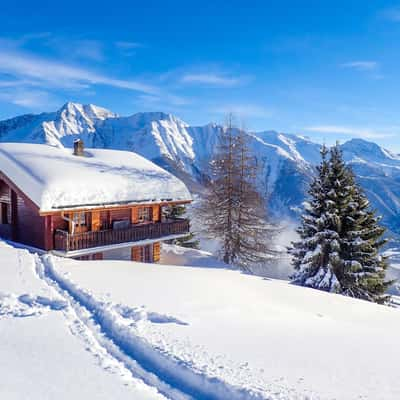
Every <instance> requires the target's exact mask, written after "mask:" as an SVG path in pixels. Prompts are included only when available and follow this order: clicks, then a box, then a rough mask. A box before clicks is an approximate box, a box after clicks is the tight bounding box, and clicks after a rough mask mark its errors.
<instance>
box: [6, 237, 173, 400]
mask: <svg viewBox="0 0 400 400" xmlns="http://www.w3.org/2000/svg"><path fill="white" fill-rule="evenodd" d="M0 266H1V267H0V269H1V279H0V337H1V340H0V358H1V360H0V398H1V399H7V400H21V399H32V400H39V399H40V400H53V399H60V400H70V399H99V400H108V399H113V398H117V399H124V400H125V399H126V400H128V399H137V400H162V399H166V398H165V397H164V396H162V395H161V394H160V393H159V392H158V391H157V390H156V389H155V388H154V387H150V386H148V385H146V384H145V383H144V382H143V381H142V380H141V379H138V378H137V377H134V376H133V374H132V372H131V371H130V370H129V369H127V368H126V366H125V365H124V364H123V363H122V362H119V361H118V360H116V359H115V358H114V357H112V356H111V355H110V354H109V353H108V352H107V351H106V349H105V348H104V347H103V346H101V345H100V343H99V342H98V341H97V340H96V339H95V337H94V332H93V331H92V330H90V329H89V328H88V326H86V325H85V323H84V319H83V318H82V315H81V316H78V314H77V312H76V311H75V310H74V308H73V307H72V305H71V302H70V299H66V298H65V297H63V296H62V295H60V293H58V292H57V290H55V289H54V288H53V287H52V286H50V285H49V284H48V283H47V282H46V280H45V279H44V276H41V270H43V268H42V267H43V265H42V263H41V261H40V258H39V257H38V256H34V255H33V254H30V253H28V251H27V250H22V249H16V248H13V247H11V246H9V245H7V244H5V243H4V242H2V241H0Z"/></svg>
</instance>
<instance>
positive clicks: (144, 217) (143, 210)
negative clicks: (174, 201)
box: [138, 207, 152, 222]
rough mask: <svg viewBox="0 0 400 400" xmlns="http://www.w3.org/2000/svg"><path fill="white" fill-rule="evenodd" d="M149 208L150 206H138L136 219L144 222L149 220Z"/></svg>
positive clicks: (150, 217)
mask: <svg viewBox="0 0 400 400" xmlns="http://www.w3.org/2000/svg"><path fill="white" fill-rule="evenodd" d="M151 219H152V216H151V208H150V207H139V209H138V221H139V222H146V221H151Z"/></svg>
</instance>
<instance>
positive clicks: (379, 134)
mask: <svg viewBox="0 0 400 400" xmlns="http://www.w3.org/2000/svg"><path fill="white" fill-rule="evenodd" d="M303 129H304V130H305V131H309V132H317V133H326V134H335V135H349V136H357V137H361V138H365V139H382V138H388V137H393V136H396V134H395V133H393V132H387V131H385V130H373V129H370V128H355V127H349V126H338V125H316V126H307V127H305V128H303Z"/></svg>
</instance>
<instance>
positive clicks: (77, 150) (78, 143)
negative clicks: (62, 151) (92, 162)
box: [74, 139, 85, 157]
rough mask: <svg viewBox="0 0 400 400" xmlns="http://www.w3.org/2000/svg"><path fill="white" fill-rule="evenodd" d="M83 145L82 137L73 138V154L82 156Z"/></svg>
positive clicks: (83, 153)
mask: <svg viewBox="0 0 400 400" xmlns="http://www.w3.org/2000/svg"><path fill="white" fill-rule="evenodd" d="M84 155H85V145H84V143H83V140H82V139H76V140H74V156H80V157H84Z"/></svg>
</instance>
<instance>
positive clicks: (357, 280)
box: [330, 145, 393, 303]
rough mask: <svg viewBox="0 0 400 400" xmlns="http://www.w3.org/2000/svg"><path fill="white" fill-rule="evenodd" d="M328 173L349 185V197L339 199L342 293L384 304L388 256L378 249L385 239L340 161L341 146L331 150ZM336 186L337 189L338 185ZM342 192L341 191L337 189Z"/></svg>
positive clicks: (359, 188) (349, 170) (348, 169)
mask: <svg viewBox="0 0 400 400" xmlns="http://www.w3.org/2000/svg"><path fill="white" fill-rule="evenodd" d="M330 164H331V175H332V178H331V179H332V181H333V182H335V176H337V175H339V176H341V175H343V176H346V178H347V179H346V181H347V184H348V185H349V186H348V188H347V190H346V193H347V196H349V197H348V198H345V199H341V202H339V204H340V205H341V206H342V207H343V208H342V214H343V217H342V225H341V232H340V236H341V254H340V255H341V258H342V260H343V261H342V265H341V268H340V270H338V272H337V274H338V278H339V280H340V282H341V292H342V293H343V294H345V295H347V296H351V297H357V298H361V299H365V300H370V301H374V302H377V303H384V302H386V301H387V300H388V299H389V296H387V295H386V294H385V292H386V289H387V288H388V286H389V285H390V284H392V283H393V282H392V281H386V280H385V271H386V270H387V268H388V262H387V258H386V257H384V256H382V255H380V254H379V250H380V249H381V248H382V246H383V245H384V244H385V243H386V242H387V240H386V239H384V238H383V234H384V233H385V228H384V227H382V226H380V225H379V221H380V217H378V216H376V215H375V212H374V211H373V210H371V208H370V203H369V200H368V199H367V197H366V195H365V194H364V191H363V190H362V188H361V187H360V186H359V185H358V184H357V183H356V180H355V176H354V174H353V172H352V170H351V169H350V168H348V167H347V166H346V165H345V162H344V161H343V157H342V153H341V150H340V147H339V146H338V145H336V146H335V147H333V148H332V150H331V162H330ZM337 189H338V188H337ZM337 192H339V193H341V192H343V191H340V190H337Z"/></svg>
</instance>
